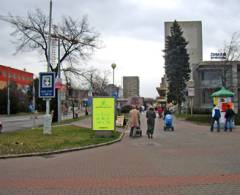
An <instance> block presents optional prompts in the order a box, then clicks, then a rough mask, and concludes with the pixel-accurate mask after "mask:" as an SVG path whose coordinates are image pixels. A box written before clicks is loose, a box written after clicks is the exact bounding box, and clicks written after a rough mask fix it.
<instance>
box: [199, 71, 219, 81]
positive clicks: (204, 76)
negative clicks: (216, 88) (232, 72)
mask: <svg viewBox="0 0 240 195" xmlns="http://www.w3.org/2000/svg"><path fill="white" fill-rule="evenodd" d="M221 76H222V72H221V71H220V70H204V71H201V80H202V81H210V80H221Z"/></svg>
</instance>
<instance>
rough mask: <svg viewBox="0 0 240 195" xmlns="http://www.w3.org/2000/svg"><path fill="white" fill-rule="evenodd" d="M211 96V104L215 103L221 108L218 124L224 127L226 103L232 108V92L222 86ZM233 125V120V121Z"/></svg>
mask: <svg viewBox="0 0 240 195" xmlns="http://www.w3.org/2000/svg"><path fill="white" fill-rule="evenodd" d="M211 97H212V98H213V104H215V105H217V106H218V107H219V109H220V110H221V118H220V126H221V127H224V124H225V112H226V109H227V105H229V106H230V107H231V108H232V109H234V104H233V97H234V93H233V92H231V91H230V90H228V89H226V88H225V87H222V88H221V89H220V90H218V91H216V92H214V93H213V94H212V95H211ZM233 125H234V122H233Z"/></svg>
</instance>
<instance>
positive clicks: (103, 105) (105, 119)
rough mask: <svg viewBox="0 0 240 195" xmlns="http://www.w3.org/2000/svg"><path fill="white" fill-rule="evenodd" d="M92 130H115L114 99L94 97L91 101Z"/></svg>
mask: <svg viewBox="0 0 240 195" xmlns="http://www.w3.org/2000/svg"><path fill="white" fill-rule="evenodd" d="M92 112H93V113H92V129H93V130H110V131H111V130H114V129H115V99H114V98H113V97H94V98H93V100H92Z"/></svg>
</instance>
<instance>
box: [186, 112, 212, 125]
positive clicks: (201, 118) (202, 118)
mask: <svg viewBox="0 0 240 195" xmlns="http://www.w3.org/2000/svg"><path fill="white" fill-rule="evenodd" d="M186 121H192V122H197V123H206V124H209V123H210V122H211V115H210V114H208V115H206V114H194V115H192V116H187V117H186Z"/></svg>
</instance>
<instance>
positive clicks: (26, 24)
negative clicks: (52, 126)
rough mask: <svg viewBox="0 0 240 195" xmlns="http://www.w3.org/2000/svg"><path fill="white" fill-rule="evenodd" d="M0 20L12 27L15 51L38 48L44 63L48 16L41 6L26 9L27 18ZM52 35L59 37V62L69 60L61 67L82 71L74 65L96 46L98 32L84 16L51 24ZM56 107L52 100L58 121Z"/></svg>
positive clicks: (52, 65) (9, 16)
mask: <svg viewBox="0 0 240 195" xmlns="http://www.w3.org/2000/svg"><path fill="white" fill-rule="evenodd" d="M0 19H1V20H3V21H6V22H8V23H10V24H11V25H12V27H13V29H14V31H13V32H12V33H11V36H13V37H14V40H15V41H14V43H15V45H16V53H18V52H20V51H21V52H26V51H32V50H37V51H39V52H40V54H42V55H43V56H44V57H45V60H46V62H47V61H48V59H49V56H48V26H49V19H48V16H46V15H45V14H44V13H43V12H42V11H41V10H40V9H36V10H35V11H34V12H29V13H28V14H27V17H26V18H23V17H19V16H14V15H12V14H9V15H8V16H0ZM51 36H52V37H53V38H57V39H59V40H60V45H59V46H60V51H61V52H60V53H61V56H60V61H59V63H60V64H61V65H62V66H63V62H64V61H66V60H68V61H70V62H71V63H64V68H62V70H63V71H64V70H67V71H68V72H73V73H76V72H78V74H83V72H81V69H78V68H77V67H76V65H77V64H79V63H74V62H78V61H79V59H87V58H89V57H90V56H91V54H93V53H94V51H95V49H97V48H99V45H100V42H99V33H97V32H95V31H94V30H93V29H91V28H90V27H89V24H88V20H87V17H86V16H85V17H83V18H82V19H81V20H74V19H73V18H71V17H63V18H62V21H61V23H59V24H58V25H54V30H53V34H51ZM49 66H50V67H49V68H50V70H51V71H53V72H56V74H57V72H58V71H57V69H58V64H57V65H56V66H55V67H54V64H51V63H50V65H49ZM56 109H57V106H56V105H55V103H54V111H55V112H54V118H53V120H54V121H56V120H57V112H56V111H57V110H56Z"/></svg>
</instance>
